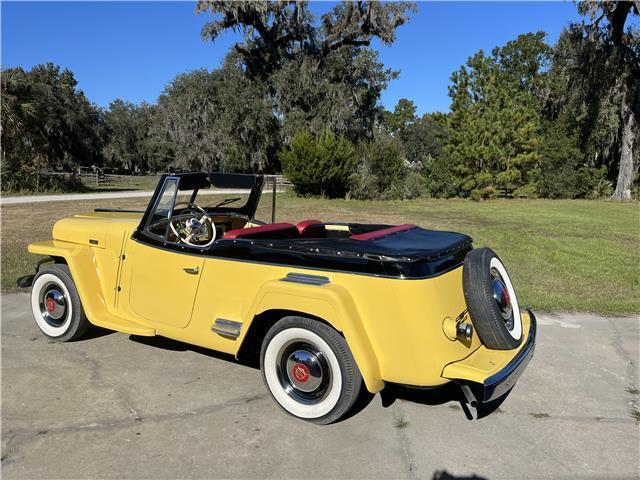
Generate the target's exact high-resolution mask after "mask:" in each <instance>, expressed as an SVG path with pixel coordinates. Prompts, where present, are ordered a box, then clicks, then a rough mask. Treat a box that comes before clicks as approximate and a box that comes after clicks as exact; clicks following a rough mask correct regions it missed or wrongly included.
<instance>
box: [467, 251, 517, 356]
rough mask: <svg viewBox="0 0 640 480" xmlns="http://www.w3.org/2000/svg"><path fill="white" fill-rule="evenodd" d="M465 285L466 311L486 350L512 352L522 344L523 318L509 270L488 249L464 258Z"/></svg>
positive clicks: (471, 252) (472, 252)
mask: <svg viewBox="0 0 640 480" xmlns="http://www.w3.org/2000/svg"><path fill="white" fill-rule="evenodd" d="M462 284H463V285H462V286H463V290H464V298H465V301H466V304H467V309H468V311H469V315H470V317H471V321H472V322H473V326H474V328H475V330H476V331H477V332H478V336H479V337H480V340H481V341H482V343H483V344H484V346H485V347H487V348H490V349H493V350H511V349H514V348H517V347H518V346H519V345H520V343H521V341H522V317H521V314H520V305H519V303H518V299H517V297H516V292H515V289H514V288H513V283H512V281H511V278H510V277H509V274H508V272H507V269H506V268H505V266H504V264H503V263H502V261H501V260H500V258H499V257H498V256H497V255H496V254H495V253H494V252H493V250H491V249H489V248H477V249H473V250H471V251H470V252H469V253H467V255H466V257H465V259H464V267H463V273H462Z"/></svg>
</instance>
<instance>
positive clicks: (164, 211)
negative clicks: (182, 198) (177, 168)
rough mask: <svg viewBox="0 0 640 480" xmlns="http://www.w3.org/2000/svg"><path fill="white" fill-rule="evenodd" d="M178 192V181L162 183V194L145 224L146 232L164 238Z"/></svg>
mask: <svg viewBox="0 0 640 480" xmlns="http://www.w3.org/2000/svg"><path fill="white" fill-rule="evenodd" d="M177 192H178V179H177V178H171V177H170V178H167V179H166V180H165V182H164V186H163V189H162V193H161V194H160V196H159V197H158V201H157V203H156V206H155V208H154V209H153V211H152V212H151V216H150V217H149V221H148V223H147V229H146V230H147V232H148V233H151V234H152V235H155V236H158V237H162V238H164V237H165V236H166V234H167V228H168V226H169V222H168V219H169V217H170V216H171V210H172V207H173V204H174V203H173V202H174V198H175V197H176V193H177Z"/></svg>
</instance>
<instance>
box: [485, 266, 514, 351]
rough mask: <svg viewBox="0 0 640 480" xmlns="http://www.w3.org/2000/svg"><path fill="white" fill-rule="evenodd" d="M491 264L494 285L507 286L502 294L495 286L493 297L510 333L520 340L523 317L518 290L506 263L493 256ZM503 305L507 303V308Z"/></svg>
mask: <svg viewBox="0 0 640 480" xmlns="http://www.w3.org/2000/svg"><path fill="white" fill-rule="evenodd" d="M490 266H491V274H492V276H493V277H494V278H493V282H494V285H500V286H501V287H503V288H504V287H506V295H504V291H502V292H500V293H502V295H501V294H500V293H498V291H496V290H497V289H496V288H494V289H493V299H494V301H495V302H496V304H498V308H499V309H500V313H501V315H502V318H503V319H504V320H505V325H506V326H507V331H508V332H509V335H511V336H512V337H513V338H514V339H515V340H517V341H518V342H519V341H520V339H521V338H522V317H521V316H520V305H519V304H518V298H517V297H516V292H515V290H514V289H513V284H512V283H511V278H509V274H508V273H507V269H506V268H504V265H503V264H502V262H501V261H500V259H499V258H498V257H492V258H491V263H490ZM505 303H506V305H505ZM502 305H505V307H506V308H504V309H503V308H501V307H502Z"/></svg>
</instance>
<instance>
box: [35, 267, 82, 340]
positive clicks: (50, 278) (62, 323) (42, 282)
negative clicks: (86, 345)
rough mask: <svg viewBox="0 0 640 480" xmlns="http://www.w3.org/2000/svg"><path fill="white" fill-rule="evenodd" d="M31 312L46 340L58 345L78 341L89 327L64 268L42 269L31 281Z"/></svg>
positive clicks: (69, 277)
mask: <svg viewBox="0 0 640 480" xmlns="http://www.w3.org/2000/svg"><path fill="white" fill-rule="evenodd" d="M31 309H32V312H33V317H34V318H35V320H36V324H37V325H38V327H39V328H40V330H41V331H42V333H44V334H45V335H46V336H47V337H49V338H52V339H54V340H57V341H59V342H68V341H70V340H75V339H77V338H80V337H81V336H82V335H83V334H84V333H85V332H86V331H87V328H88V327H89V321H88V320H87V317H86V315H85V314H84V310H83V309H82V303H81V302H80V296H79V295H78V290H77V289H76V286H75V283H74V282H73V280H72V278H71V272H70V271H69V267H68V266H67V265H62V264H56V265H49V266H46V267H44V268H42V269H41V270H40V271H39V272H38V274H37V275H36V276H35V278H34V280H33V286H32V288H31Z"/></svg>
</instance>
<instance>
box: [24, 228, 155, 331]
mask: <svg viewBox="0 0 640 480" xmlns="http://www.w3.org/2000/svg"><path fill="white" fill-rule="evenodd" d="M28 250H29V253H35V254H37V255H47V256H50V257H58V258H63V259H64V260H65V262H66V263H67V265H68V266H69V270H70V271H71V276H72V277H73V282H74V283H75V285H76V288H77V289H78V295H80V301H81V302H82V309H83V310H84V312H85V314H86V316H87V318H88V319H89V321H90V322H91V323H93V324H94V325H97V326H99V327H104V328H108V329H110V330H117V331H120V332H125V333H130V334H134V335H155V331H154V330H152V329H150V328H147V327H144V326H141V325H137V324H135V323H133V322H130V321H128V320H125V319H123V318H120V317H116V316H114V315H112V314H111V313H109V311H108V309H107V302H106V299H105V296H104V292H103V289H102V284H101V282H100V269H99V267H98V263H97V260H96V257H95V255H94V252H93V250H92V248H91V247H89V246H85V245H79V244H76V243H71V242H65V241H63V240H48V241H45V242H36V243H32V244H30V245H29V246H28Z"/></svg>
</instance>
